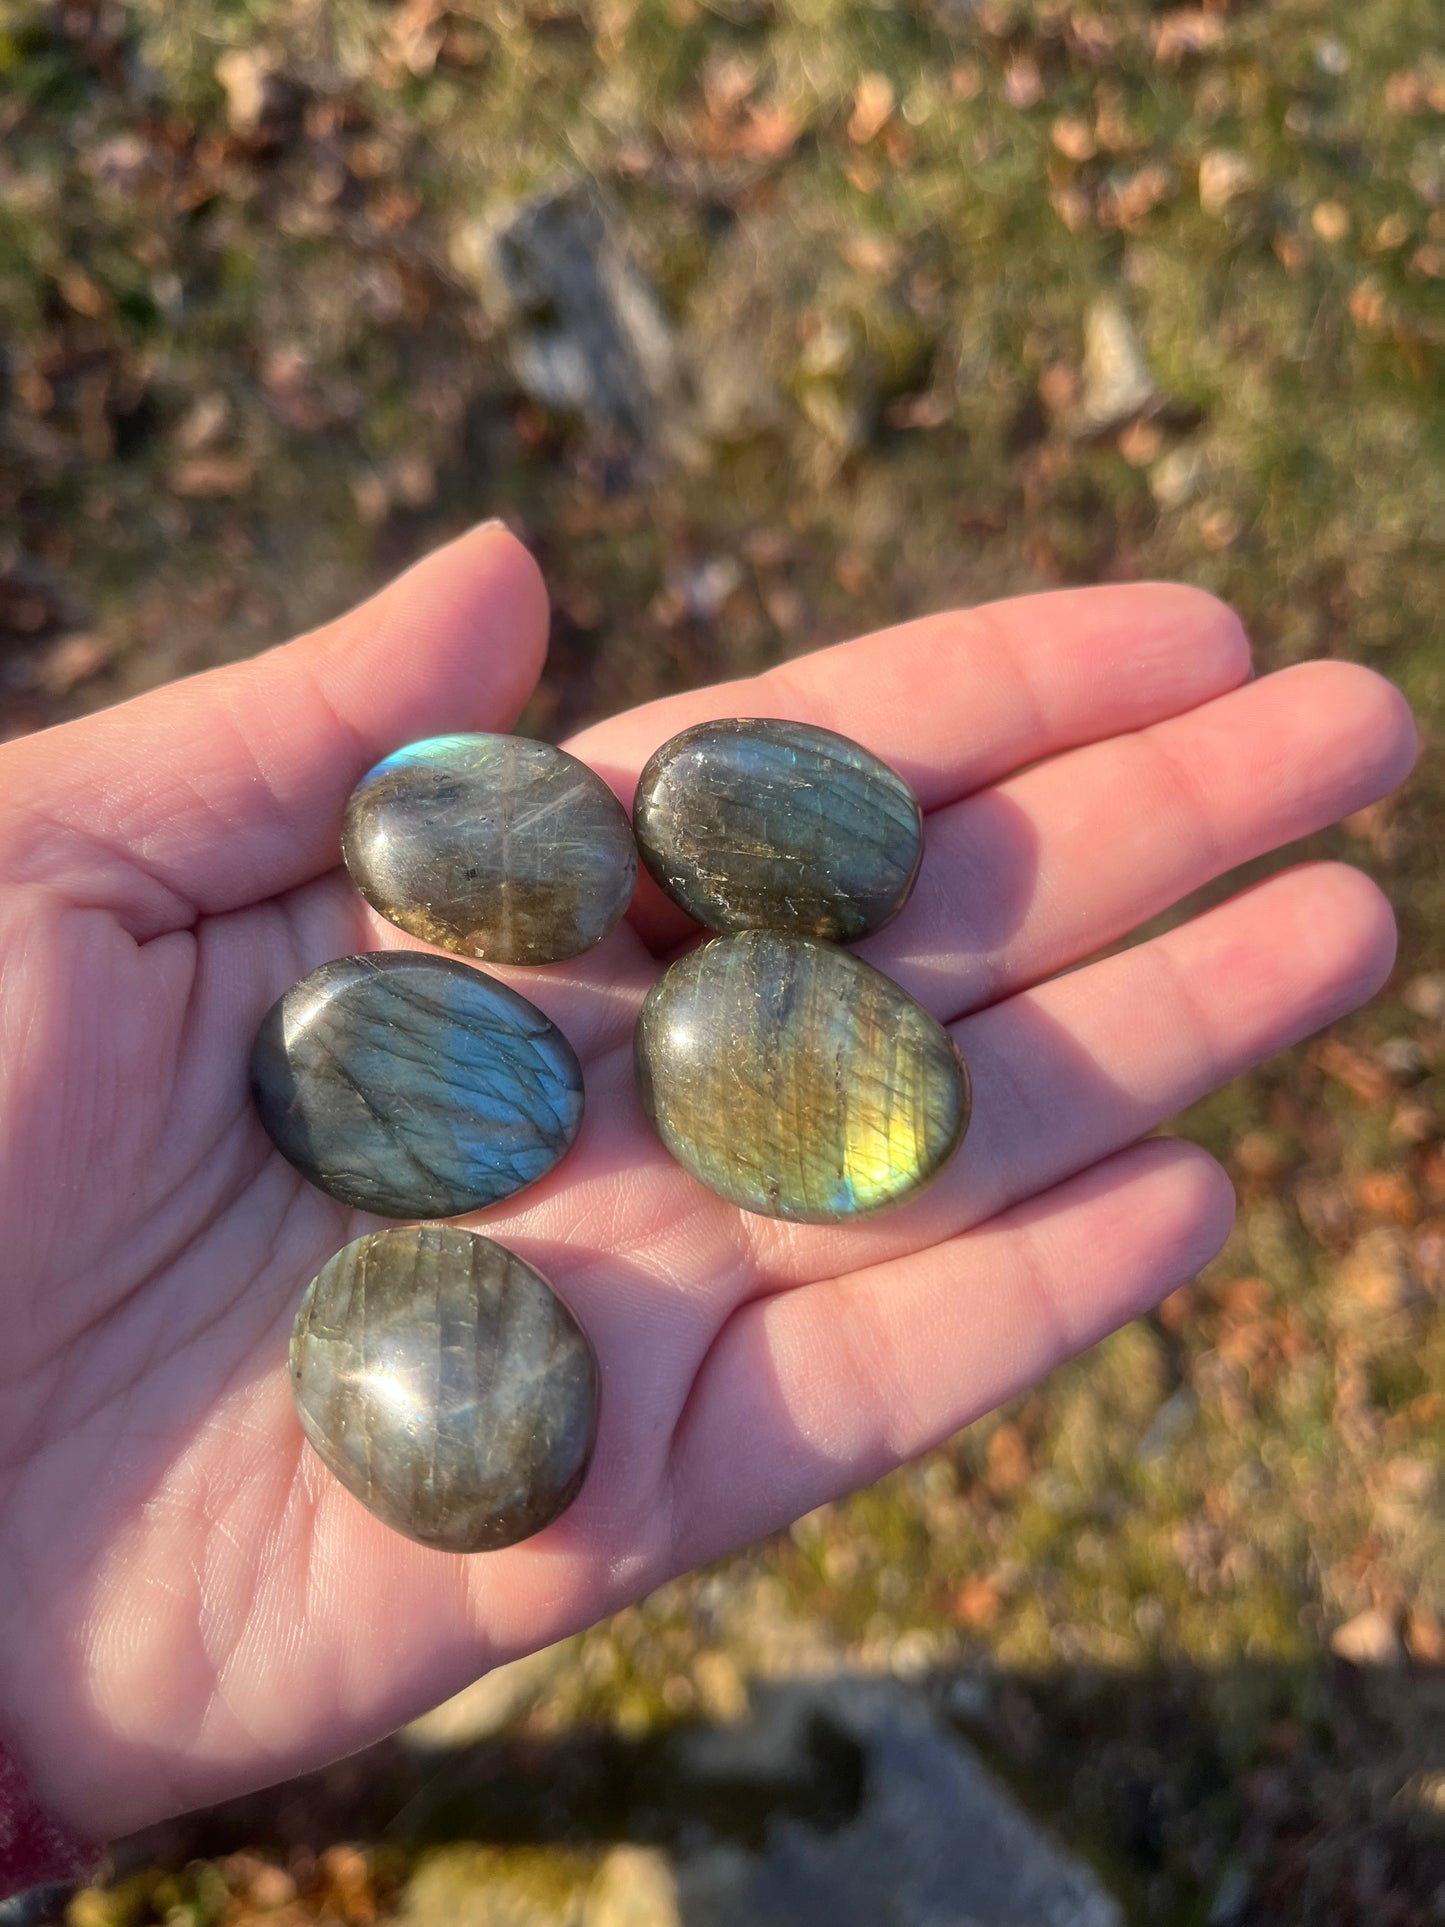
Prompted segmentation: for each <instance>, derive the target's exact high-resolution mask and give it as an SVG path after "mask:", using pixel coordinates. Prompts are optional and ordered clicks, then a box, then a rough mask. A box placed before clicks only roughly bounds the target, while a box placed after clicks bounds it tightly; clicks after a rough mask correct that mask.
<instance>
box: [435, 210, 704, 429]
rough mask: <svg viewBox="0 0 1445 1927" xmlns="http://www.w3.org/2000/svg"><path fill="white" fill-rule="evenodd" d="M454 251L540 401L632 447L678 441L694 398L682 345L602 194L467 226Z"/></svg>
mask: <svg viewBox="0 0 1445 1927" xmlns="http://www.w3.org/2000/svg"><path fill="white" fill-rule="evenodd" d="M451 253H452V263H453V266H454V267H456V269H457V270H458V272H459V273H461V274H463V275H465V276H466V277H467V278H468V279H469V280H471V281H472V282H473V284H474V285H475V286H476V288H477V290H478V292H479V293H480V295H481V297H482V301H483V303H484V305H485V307H486V308H487V311H488V313H489V314H490V315H491V318H492V319H493V321H494V322H496V324H497V325H498V326H499V327H500V328H501V329H503V330H504V331H505V334H506V340H507V348H508V353H509V356H510V360H511V365H512V372H513V374H514V375H515V377H516V379H517V381H518V382H519V383H520V385H521V387H522V388H523V390H524V391H525V392H526V394H528V395H529V396H530V397H531V398H532V400H534V401H536V402H538V403H540V404H541V405H542V406H543V407H545V408H552V409H558V410H562V411H565V412H566V413H569V414H575V415H579V416H581V417H582V419H583V420H584V421H585V422H587V423H588V425H589V426H590V427H592V428H593V429H596V430H599V431H601V432H604V433H607V434H611V435H614V436H617V437H619V438H621V439H622V440H624V441H627V442H630V443H635V444H648V443H656V444H667V443H669V442H672V441H675V439H676V436H677V434H678V429H677V423H678V421H679V420H680V419H681V417H682V414H683V412H684V411H685V407H686V390H687V381H686V377H685V374H684V368H683V360H682V356H681V353H680V351H679V348H678V344H677V338H676V335H675V332H674V330H673V329H672V327H671V325H670V324H669V322H668V319H667V317H666V315H665V314H664V312H663V308H662V302H661V300H660V298H659V296H658V293H657V290H656V289H655V287H654V286H653V284H652V282H651V281H650V280H649V279H648V277H647V275H646V274H645V273H644V271H643V269H642V267H641V266H640V265H639V263H638V261H637V260H636V258H635V257H634V255H633V253H632V251H631V249H630V248H629V247H628V245H627V242H626V240H625V238H624V230H623V223H622V220H621V216H620V214H619V212H618V210H617V208H616V207H615V206H614V205H613V204H612V202H611V201H610V200H608V199H607V198H606V197H605V196H604V195H603V194H602V193H601V192H600V191H599V190H598V189H597V188H596V187H595V186H593V185H592V184H591V183H589V182H585V181H577V182H572V183H569V184H568V185H566V186H564V187H562V188H559V189H554V190H551V191H548V192H545V193H541V194H537V195H535V196H533V198H532V199H531V200H528V201H524V202H522V203H521V204H520V205H517V206H513V207H510V208H507V209H504V210H501V211H500V212H497V213H494V214H492V215H489V216H486V217H483V218H482V219H480V220H475V221H471V222H468V223H465V224H464V225H463V226H462V227H461V228H459V229H458V230H457V231H456V233H455V234H454V235H453V238H452V250H451Z"/></svg>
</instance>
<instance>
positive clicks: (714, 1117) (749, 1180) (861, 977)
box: [636, 930, 969, 1224]
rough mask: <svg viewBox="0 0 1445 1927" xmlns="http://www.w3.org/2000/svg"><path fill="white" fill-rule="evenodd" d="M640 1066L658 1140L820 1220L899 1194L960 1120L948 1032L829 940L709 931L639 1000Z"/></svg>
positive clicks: (753, 1198)
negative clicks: (716, 934)
mask: <svg viewBox="0 0 1445 1927" xmlns="http://www.w3.org/2000/svg"><path fill="white" fill-rule="evenodd" d="M636 1057H637V1076H638V1083H639V1087H640V1090H641V1094H642V1100H643V1104H644V1107H645V1108H646V1110H647V1113H648V1115H649V1117H650V1118H651V1119H652V1121H653V1124H654V1125H655V1127H656V1129H657V1133H658V1136H659V1137H660V1138H661V1139H662V1142H663V1143H664V1144H665V1145H666V1147H667V1149H668V1150H669V1151H670V1152H671V1153H672V1155H673V1156H674V1157H675V1158H676V1159H677V1161H678V1162H679V1163H680V1164H682V1165H684V1166H685V1167H686V1168H687V1169H688V1170H689V1171H691V1172H692V1174H693V1176H694V1177H696V1178H699V1179H700V1180H701V1181H702V1183H704V1184H705V1185H707V1186H708V1187H709V1189H710V1190H713V1191H716V1192H717V1193H718V1195H719V1196H720V1197H724V1198H726V1199H728V1201H729V1202H730V1203H732V1204H736V1205H740V1206H741V1207H742V1208H743V1210H745V1211H756V1212H759V1213H761V1214H762V1215H763V1216H765V1217H770V1218H791V1219H793V1220H795V1221H797V1222H799V1223H803V1224H832V1223H836V1222H839V1221H841V1220H843V1219H848V1218H855V1217H859V1216H862V1215H863V1214H864V1213H866V1212H871V1211H880V1210H882V1209H883V1208H884V1207H885V1206H887V1205H891V1204H897V1203H900V1202H902V1201H903V1200H904V1199H906V1198H909V1197H911V1196H912V1195H913V1194H914V1193H915V1192H916V1191H918V1190H919V1189H920V1188H921V1187H922V1186H923V1185H925V1184H927V1183H928V1181H929V1180H930V1178H933V1177H935V1176H936V1175H937V1173H938V1172H939V1171H941V1170H942V1169H943V1167H944V1165H945V1164H946V1163H947V1162H948V1160H949V1158H951V1157H952V1155H953V1153H954V1151H955V1150H956V1149H957V1148H958V1145H959V1143H960V1141H961V1140H962V1138H963V1134H964V1131H965V1130H966V1129H967V1127H968V1117H969V1081H968V1073H967V1071H966V1070H965V1068H964V1064H963V1059H962V1058H961V1057H960V1056H959V1053H958V1051H957V1049H956V1048H955V1046H954V1043H953V1040H952V1038H951V1037H950V1036H949V1034H948V1032H947V1031H946V1030H945V1029H944V1028H943V1026H942V1025H941V1024H939V1023H936V1022H935V1021H934V1019H933V1018H932V1017H930V1016H929V1014H928V1012H927V1011H926V1010H924V1009H922V1007H921V1006H920V1005H918V1004H916V1003H915V1002H914V1001H913V999H912V998H911V997H909V996H908V995H907V994H906V992H904V991H903V990H900V988H899V987H898V985H897V984H895V983H894V982H892V980H891V979H890V978H888V977H885V976H884V975H883V974H882V972H881V971H877V970H874V969H873V967H872V966H871V965H870V964H866V963H864V962H863V961H862V959H861V958H859V957H855V956H852V955H850V954H849V952H848V951H846V950H839V949H837V948H836V947H835V946H834V945H832V944H830V943H822V942H819V941H817V940H816V939H814V938H809V937H792V936H787V935H785V934H783V933H782V932H779V931H772V930H747V931H742V932H739V933H738V934H737V935H735V936H730V937H715V938H714V939H713V940H712V942H711V943H705V944H703V945H702V946H701V948H700V949H697V950H694V951H691V952H690V953H689V954H688V955H687V956H685V957H683V958H681V959H680V961H678V962H677V963H675V964H673V965H672V966H671V968H670V969H669V970H668V971H667V972H666V974H665V975H664V976H663V977H662V978H661V980H660V981H659V982H658V983H656V984H655V985H654V986H653V988H652V990H651V991H650V993H649V994H648V997H647V1001H646V1002H645V1003H644V1005H643V1007H642V1015H641V1018H640V1019H639V1022H638V1026H637V1042H636Z"/></svg>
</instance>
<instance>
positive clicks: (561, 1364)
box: [291, 1224, 598, 1552]
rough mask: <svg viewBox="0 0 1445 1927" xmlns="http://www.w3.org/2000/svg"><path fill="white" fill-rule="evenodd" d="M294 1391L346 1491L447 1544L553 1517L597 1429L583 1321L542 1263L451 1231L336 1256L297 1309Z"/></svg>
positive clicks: (494, 1542)
mask: <svg viewBox="0 0 1445 1927" xmlns="http://www.w3.org/2000/svg"><path fill="white" fill-rule="evenodd" d="M291 1385H292V1389H293V1390H294V1392H295V1394H296V1407H297V1410H298V1411H299V1413H300V1415H301V1424H302V1426H303V1428H304V1429H305V1432H306V1436H307V1438H308V1439H310V1441H311V1443H312V1445H314V1446H315V1448H316V1450H317V1451H318V1452H319V1453H320V1455H321V1457H322V1458H323V1459H324V1460H325V1462H326V1464H327V1465H328V1466H329V1467H330V1469H331V1471H332V1472H334V1473H335V1474H336V1476H337V1478H338V1479H340V1481H341V1483H342V1484H343V1485H344V1486H345V1487H346V1489H347V1490H348V1491H349V1492H351V1493H353V1494H354V1495H355V1496H356V1497H357V1498H358V1499H360V1501H361V1503H362V1504H363V1505H364V1506H367V1507H369V1508H370V1510H371V1511H372V1512H374V1513H375V1514H376V1516H377V1517H378V1518H379V1519H384V1520H385V1521H386V1523H387V1525H389V1526H392V1527H394V1528H395V1530H396V1531H398V1532H403V1533H405V1534H406V1536H407V1537H408V1538H409V1539H419V1540H420V1541H421V1543H422V1544H423V1545H424V1546H437V1547H440V1548H441V1549H442V1550H443V1551H445V1552H491V1551H494V1550H495V1549H496V1548H497V1547H499V1546H510V1545H513V1544H515V1543H516V1541H517V1540H518V1539H526V1538H528V1537H529V1536H530V1535H531V1534H532V1533H534V1532H540V1531H541V1530H542V1528H543V1526H546V1525H550V1524H551V1522H552V1520H553V1519H555V1518H556V1517H557V1515H558V1513H560V1512H562V1511H563V1510H564V1509H565V1508H566V1507H567V1506H568V1505H569V1504H570V1503H571V1501H572V1500H573V1499H574V1498H575V1497H576V1495H577V1493H578V1491H579V1490H580V1488H581V1485H582V1481H583V1479H584V1478H585V1477H586V1473H587V1462H588V1460H589V1459H590V1458H591V1456H592V1444H593V1440H594V1438H595V1437H596V1432H597V1403H598V1389H597V1361H596V1359H595V1357H594V1356H593V1352H592V1347H591V1345H590V1344H589V1343H588V1341H587V1335H586V1333H585V1332H584V1331H583V1330H582V1327H581V1326H580V1325H579V1324H578V1323H577V1320H576V1319H575V1318H574V1317H573V1316H572V1314H571V1312H570V1311H568V1309H567V1307H566V1306H565V1305H564V1304H563V1303H562V1300H561V1299H560V1298H559V1297H558V1296H557V1294H556V1292H554V1291H553V1289H552V1287H551V1286H550V1285H549V1284H548V1283H547V1281H546V1279H545V1278H543V1277H542V1276H541V1274H540V1273H539V1272H536V1271H533V1269H532V1267H531V1266H530V1265H527V1264H523V1262H522V1260H521V1259H520V1258H518V1257H516V1256H515V1255H514V1254H513V1253H512V1252H510V1251H506V1250H504V1249H503V1247H502V1246H501V1245H498V1244H493V1243H492V1241H491V1239H490V1238H483V1237H479V1236H478V1234H477V1233H476V1232H474V1231H463V1230H461V1229H460V1228H459V1227H457V1226H455V1225H435V1224H433V1225H405V1226H396V1227H393V1229H391V1230H389V1231H378V1232H376V1233H374V1234H373V1235H372V1236H371V1237H369V1238H358V1239H357V1240H356V1242H355V1243H354V1244H349V1245H347V1246H346V1248H345V1250H344V1251H338V1252H337V1254H336V1256H335V1257H334V1258H333V1259H332V1260H331V1261H330V1263H329V1264H327V1265H325V1266H324V1267H323V1268H322V1270H321V1271H320V1272H318V1273H317V1275H316V1277H315V1278H313V1279H312V1281H311V1283H310V1285H309V1286H308V1287H307V1290H306V1296H305V1297H304V1298H303V1299H302V1301H301V1309H300V1311H299V1312H298V1313H297V1314H296V1326H295V1330H294V1331H293V1333H292V1336H291Z"/></svg>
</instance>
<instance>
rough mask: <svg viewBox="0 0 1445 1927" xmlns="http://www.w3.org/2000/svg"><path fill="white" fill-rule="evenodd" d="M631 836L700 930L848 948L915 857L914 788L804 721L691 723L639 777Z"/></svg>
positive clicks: (889, 902) (902, 882)
mask: <svg viewBox="0 0 1445 1927" xmlns="http://www.w3.org/2000/svg"><path fill="white" fill-rule="evenodd" d="M632 815H633V828H634V830H635V832H636V835H637V842H638V847H639V849H640V850H641V851H642V860H643V862H644V863H645V864H646V865H647V867H648V869H649V870H650V871H651V873H652V875H653V876H654V877H655V878H656V879H657V881H658V882H659V883H660V884H661V885H662V887H663V889H664V890H666V892H667V893H668V895H669V896H670V897H672V898H673V899H674V900H675V901H676V902H677V903H680V904H681V905H682V907H683V909H684V910H686V911H687V912H688V913H689V915H691V916H694V917H696V918H697V920H698V922H699V923H703V924H706V925H707V927H708V928H709V929H710V930H752V929H768V930H788V931H791V932H792V933H793V934H794V935H795V936H800V937H828V938H830V939H832V940H833V941H834V942H838V943H851V942H853V941H854V940H855V939H856V938H858V937H864V936H866V935H867V934H868V932H869V931H870V930H876V929H878V928H879V926H880V925H881V924H884V923H886V922H887V921H888V919H889V918H890V917H891V916H893V915H894V914H895V913H896V912H897V911H898V910H900V909H901V908H902V907H903V905H904V903H905V902H906V901H907V899H908V893H909V891H910V890H911V889H912V888H913V882H914V878H915V877H916V876H917V875H918V865H919V862H920V860H921V858H922V855H923V820H922V817H921V816H920V814H919V810H918V804H917V801H916V800H915V798H914V795H913V792H912V790H910V789H909V787H908V785H907V784H906V783H905V782H904V780H903V778H902V777H901V776H899V775H898V774H897V772H896V771H894V770H891V769H889V767H888V765H887V764H886V763H882V762H880V761H879V760H878V758H877V757H876V756H874V755H872V754H871V753H870V752H869V751H868V750H866V749H863V748H862V747H860V745H859V744H857V743H852V742H849V740H848V738H847V737H846V736H835V735H834V734H833V732H832V730H829V729H814V728H813V727H812V725H811V724H809V723H784V722H771V721H754V720H750V719H748V718H745V717H739V718H737V719H735V720H733V721H731V722H716V723H699V724H698V725H697V726H696V727H695V728H693V729H685V730H683V732H682V734H681V735H680V736H674V737H673V738H672V739H671V741H670V742H666V743H664V744H663V746H662V748H661V749H659V750H657V751H656V752H655V754H654V755H653V756H652V757H651V758H650V759H649V761H648V763H647V765H646V767H645V768H644V769H643V772H642V774H641V776H640V777H639V778H638V783H637V800H636V802H635V804H634V805H633V812H632Z"/></svg>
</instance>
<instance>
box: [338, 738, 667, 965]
mask: <svg viewBox="0 0 1445 1927" xmlns="http://www.w3.org/2000/svg"><path fill="white" fill-rule="evenodd" d="M341 848H342V854H343V855H344V857H345V858H346V867H347V869H348V870H349V871H350V873H351V879H352V882H353V883H355V885H356V887H357V889H358V890H360V892H361V894H362V895H363V896H364V897H365V898H366V900H367V902H368V903H369V904H370V905H371V906H372V908H373V909H374V910H377V911H379V912H380V913H381V915H382V916H383V917H385V918H386V919H387V921H388V922H390V923H395V924H398V925H400V927H401V928H402V929H403V930H409V931H410V932H411V934H412V935H413V936H414V937H423V938H425V939H426V941H427V942H428V943H433V944H435V945H436V946H437V947H438V949H441V950H457V951H461V952H462V953H463V954H464V955H466V956H470V957H485V958H486V959H488V961H489V962H492V963H508V964H545V963H560V962H562V961H564V960H565V959H566V958H568V957H577V956H580V955H581V953H582V952H583V951H584V950H590V949H591V947H592V945H593V944H594V943H596V942H597V940H598V939H599V937H603V936H605V935H606V934H607V932H608V931H609V930H610V929H611V928H612V926H613V924H614V923H616V922H617V920H618V918H619V917H620V916H621V915H622V913H623V911H624V910H626V908H627V906H628V904H629V903H630V902H631V901H632V891H633V886H634V885H635V883H636V881H637V850H636V846H635V845H634V843H633V841H632V831H631V829H630V828H629V826H628V822H627V813H626V811H625V810H624V809H623V807H622V805H621V804H620V803H619V802H618V800H617V798H616V797H615V796H614V795H613V794H612V792H611V790H610V789H608V787H607V785H606V784H605V783H604V782H603V781H602V778H601V777H600V776H598V775H597V774H596V773H595V771H593V770H590V769H588V767H587V765H586V764H585V763H579V762H578V760H577V758H576V757H575V756H569V755H568V754H567V752H566V751H565V750H561V749H553V747H552V746H551V744H550V743H536V742H532V741H531V740H530V739H528V738H526V737H522V736H433V737H430V738H429V739H428V740H427V741H425V742H421V743H410V744H408V745H407V747H406V748H405V749H399V750H397V751H396V753H395V755H393V756H388V757H387V758H386V760H385V762H381V763H378V764H377V765H376V768H375V769H373V770H371V771H369V772H368V773H367V775H365V776H363V777H362V779H361V781H360V782H359V783H358V784H357V786H356V788H355V789H354V790H353V791H352V794H351V800H350V802H349V803H348V804H347V806H346V819H345V822H344V823H343V825H342V831H341Z"/></svg>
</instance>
